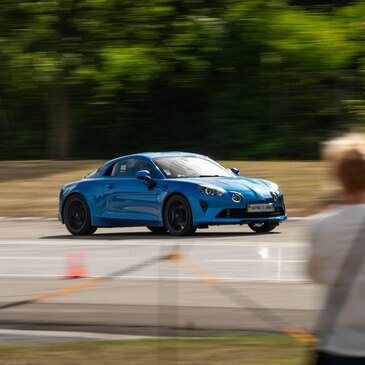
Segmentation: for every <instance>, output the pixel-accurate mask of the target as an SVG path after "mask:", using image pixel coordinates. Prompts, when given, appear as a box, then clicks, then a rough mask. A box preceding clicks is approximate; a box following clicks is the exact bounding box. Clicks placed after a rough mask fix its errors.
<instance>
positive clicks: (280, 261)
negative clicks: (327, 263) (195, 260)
mask: <svg viewBox="0 0 365 365" xmlns="http://www.w3.org/2000/svg"><path fill="white" fill-rule="evenodd" d="M203 262H259V263H260V264H262V263H264V264H265V263H304V262H307V261H306V260H281V259H280V258H279V259H277V260H250V259H247V260H245V259H232V260H230V259H226V260H225V259H221V260H203Z"/></svg>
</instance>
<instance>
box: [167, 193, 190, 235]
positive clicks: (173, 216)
mask: <svg viewBox="0 0 365 365" xmlns="http://www.w3.org/2000/svg"><path fill="white" fill-rule="evenodd" d="M164 221H165V225H166V228H167V229H168V231H169V232H170V234H172V235H173V236H188V235H190V234H193V233H194V232H195V231H196V228H197V227H194V226H193V215H192V213H191V208H190V205H189V203H188V201H187V200H186V199H185V198H184V197H183V196H181V195H174V196H173V197H171V198H170V199H169V200H168V202H167V203H166V206H165V210H164Z"/></svg>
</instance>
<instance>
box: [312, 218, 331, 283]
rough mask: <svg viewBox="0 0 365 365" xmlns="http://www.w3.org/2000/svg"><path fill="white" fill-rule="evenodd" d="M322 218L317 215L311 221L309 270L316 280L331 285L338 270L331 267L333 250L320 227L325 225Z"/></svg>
mask: <svg viewBox="0 0 365 365" xmlns="http://www.w3.org/2000/svg"><path fill="white" fill-rule="evenodd" d="M322 219H323V218H322ZM320 220H321V218H320V217H316V218H314V219H313V220H312V221H311V222H310V228H309V240H310V243H311V248H310V255H309V262H308V266H307V270H308V273H309V275H310V277H311V278H312V279H313V280H314V281H315V282H317V283H319V284H324V285H331V284H333V281H334V280H335V277H336V274H335V272H336V270H335V268H333V267H331V265H332V260H331V251H328V249H327V245H326V240H325V239H324V238H323V237H321V233H322V231H321V229H320V228H321V227H323V223H321V222H320Z"/></svg>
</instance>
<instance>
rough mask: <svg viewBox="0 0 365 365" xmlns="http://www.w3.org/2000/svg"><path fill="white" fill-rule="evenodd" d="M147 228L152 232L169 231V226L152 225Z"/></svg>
mask: <svg viewBox="0 0 365 365" xmlns="http://www.w3.org/2000/svg"><path fill="white" fill-rule="evenodd" d="M147 228H148V229H149V230H150V231H151V232H152V233H156V234H157V233H166V232H167V228H166V227H152V226H147Z"/></svg>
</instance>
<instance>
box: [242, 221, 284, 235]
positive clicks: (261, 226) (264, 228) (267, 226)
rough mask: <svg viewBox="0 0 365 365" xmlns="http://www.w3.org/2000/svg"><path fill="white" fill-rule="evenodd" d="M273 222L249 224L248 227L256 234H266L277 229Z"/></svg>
mask: <svg viewBox="0 0 365 365" xmlns="http://www.w3.org/2000/svg"><path fill="white" fill-rule="evenodd" d="M277 225H278V224H277V223H275V222H265V223H250V224H249V225H248V226H249V227H250V228H251V229H252V230H253V231H255V232H256V233H268V232H271V231H272V230H274V229H275V228H276V227H277Z"/></svg>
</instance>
